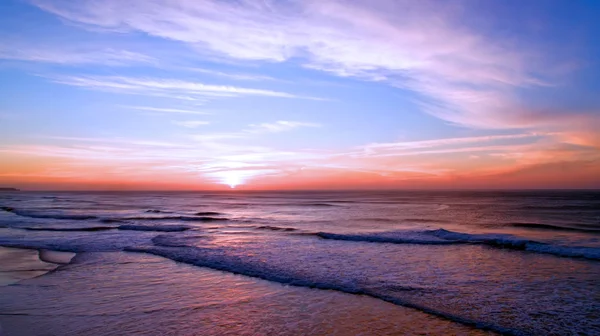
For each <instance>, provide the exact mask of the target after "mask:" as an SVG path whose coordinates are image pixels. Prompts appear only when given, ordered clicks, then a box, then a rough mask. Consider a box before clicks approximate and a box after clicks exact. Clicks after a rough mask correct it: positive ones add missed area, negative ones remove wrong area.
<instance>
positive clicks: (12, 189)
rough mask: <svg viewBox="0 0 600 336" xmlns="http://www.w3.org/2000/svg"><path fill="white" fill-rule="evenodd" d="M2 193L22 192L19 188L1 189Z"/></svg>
mask: <svg viewBox="0 0 600 336" xmlns="http://www.w3.org/2000/svg"><path fill="white" fill-rule="evenodd" d="M0 191H21V190H19V189H17V188H0Z"/></svg>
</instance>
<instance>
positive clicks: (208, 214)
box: [194, 211, 224, 216]
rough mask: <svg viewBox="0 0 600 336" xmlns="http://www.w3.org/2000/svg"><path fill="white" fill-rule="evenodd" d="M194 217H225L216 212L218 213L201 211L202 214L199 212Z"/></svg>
mask: <svg viewBox="0 0 600 336" xmlns="http://www.w3.org/2000/svg"><path fill="white" fill-rule="evenodd" d="M194 215H196V216H220V215H224V214H223V213H221V212H216V211H201V212H197V213H195V214H194Z"/></svg>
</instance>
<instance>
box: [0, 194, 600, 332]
mask: <svg viewBox="0 0 600 336" xmlns="http://www.w3.org/2000/svg"><path fill="white" fill-rule="evenodd" d="M0 210H1V211H0V246H1V247H2V250H0V328H1V329H0V330H1V331H0V334H1V335H130V334H137V335H496V334H502V335H600V192H598V191H336V192H333V191H310V192H309V191H303V192H300V191H294V192H291V191H289V192H250V191H241V190H232V191H227V192H2V193H0Z"/></svg>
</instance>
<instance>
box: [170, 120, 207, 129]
mask: <svg viewBox="0 0 600 336" xmlns="http://www.w3.org/2000/svg"><path fill="white" fill-rule="evenodd" d="M172 123H173V124H174V125H177V126H181V127H187V128H196V127H199V126H204V125H208V124H210V122H208V121H204V120H185V121H175V120H174V121H172Z"/></svg>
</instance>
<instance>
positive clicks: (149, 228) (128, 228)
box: [117, 225, 191, 232]
mask: <svg viewBox="0 0 600 336" xmlns="http://www.w3.org/2000/svg"><path fill="white" fill-rule="evenodd" d="M117 229H119V230H123V231H155V232H182V231H187V230H189V229H191V228H190V227H189V226H184V225H162V226H157V225H153V226H144V225H121V226H119V227H117Z"/></svg>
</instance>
